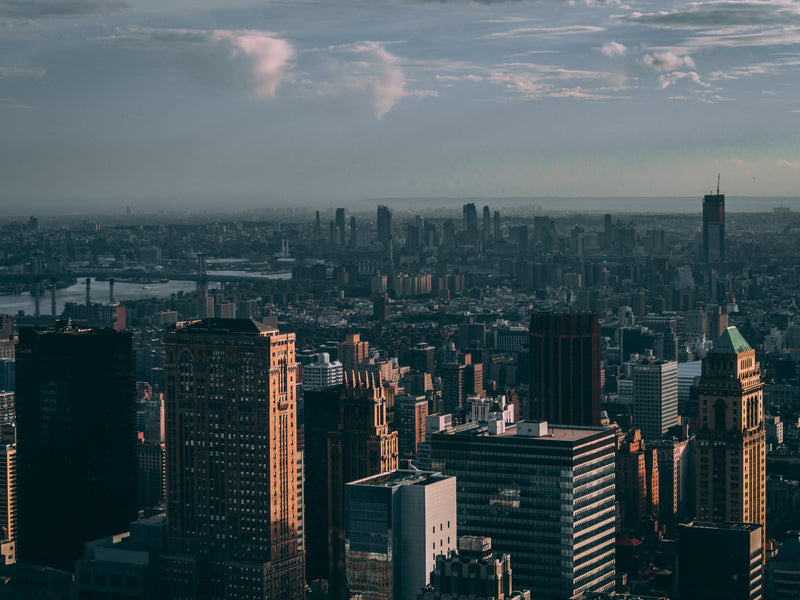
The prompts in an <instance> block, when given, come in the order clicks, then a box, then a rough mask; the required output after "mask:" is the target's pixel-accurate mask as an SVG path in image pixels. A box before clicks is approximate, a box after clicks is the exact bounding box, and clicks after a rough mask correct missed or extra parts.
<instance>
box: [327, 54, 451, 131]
mask: <svg viewBox="0 0 800 600" xmlns="http://www.w3.org/2000/svg"><path fill="white" fill-rule="evenodd" d="M384 46H385V43H383V42H374V41H364V42H356V43H352V44H343V45H339V46H331V47H329V48H328V51H330V52H332V53H345V54H354V55H355V56H357V57H358V58H359V60H353V61H350V62H338V63H337V64H336V65H334V66H333V69H334V71H335V72H336V81H334V82H333V83H332V84H331V85H330V86H329V89H330V90H331V91H333V92H334V93H336V92H340V91H342V90H347V91H351V92H352V91H355V92H359V93H369V94H370V96H371V103H372V106H373V109H374V111H375V115H376V116H377V117H378V118H379V119H380V118H382V117H383V116H384V115H385V114H386V113H388V112H389V111H390V110H392V108H394V105H395V104H396V103H397V102H398V101H399V100H400V99H401V98H405V97H407V96H424V95H434V94H435V93H434V92H426V91H421V92H416V91H414V92H409V91H408V90H407V89H406V76H405V73H404V71H403V67H402V66H401V64H400V60H399V59H398V58H397V57H396V56H395V55H393V54H391V53H390V52H389V51H388V50H387V49H386V48H385V47H384Z"/></svg>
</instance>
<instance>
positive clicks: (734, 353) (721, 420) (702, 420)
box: [695, 327, 766, 526]
mask: <svg viewBox="0 0 800 600" xmlns="http://www.w3.org/2000/svg"><path fill="white" fill-rule="evenodd" d="M763 387H764V384H763V382H762V380H761V369H760V367H759V365H758V363H756V352H755V350H753V349H752V348H751V347H750V345H749V344H748V343H747V341H746V340H745V339H744V337H742V334H741V333H739V331H738V330H737V329H736V327H728V328H727V329H726V330H725V333H723V334H722V336H721V337H720V338H719V339H718V340H717V341H716V342H715V343H714V347H713V349H712V350H711V351H710V352H709V353H708V355H707V356H706V358H705V359H704V360H703V375H702V377H701V379H700V384H699V393H700V403H699V421H698V423H699V428H698V430H697V437H696V441H695V446H696V456H697V468H696V478H697V512H696V515H697V518H698V519H700V520H703V521H715V522H724V521H734V522H737V523H757V524H759V525H762V526H763V525H765V510H766V508H765V504H766V494H765V486H766V476H765V469H766V456H765V443H764V441H765V438H764V402H763Z"/></svg>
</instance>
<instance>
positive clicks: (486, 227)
mask: <svg viewBox="0 0 800 600" xmlns="http://www.w3.org/2000/svg"><path fill="white" fill-rule="evenodd" d="M482 236H483V241H484V242H485V241H487V240H488V239H489V238H490V237H492V217H491V213H490V212H489V207H488V206H484V207H483V232H482Z"/></svg>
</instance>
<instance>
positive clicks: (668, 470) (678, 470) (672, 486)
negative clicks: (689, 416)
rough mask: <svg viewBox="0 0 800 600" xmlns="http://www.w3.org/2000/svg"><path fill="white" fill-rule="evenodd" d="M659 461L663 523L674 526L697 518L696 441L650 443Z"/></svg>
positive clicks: (648, 444) (683, 439)
mask: <svg viewBox="0 0 800 600" xmlns="http://www.w3.org/2000/svg"><path fill="white" fill-rule="evenodd" d="M647 446H648V448H654V449H655V451H656V457H657V460H658V510H659V517H658V520H659V523H661V524H666V525H674V524H675V523H677V522H679V521H682V520H685V519H686V518H687V517H688V518H691V517H692V516H693V515H694V503H693V502H692V499H693V497H694V494H693V493H692V490H693V489H694V476H693V473H692V470H693V469H694V438H693V437H692V438H689V437H688V436H682V437H681V438H680V439H678V438H674V437H673V438H667V439H663V440H656V441H648V442H647Z"/></svg>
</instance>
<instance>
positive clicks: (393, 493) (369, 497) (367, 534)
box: [345, 470, 457, 600]
mask: <svg viewBox="0 0 800 600" xmlns="http://www.w3.org/2000/svg"><path fill="white" fill-rule="evenodd" d="M456 536H457V525H456V479H455V477H448V476H445V475H442V474H441V473H431V472H425V471H402V470H398V471H392V472H390V473H384V474H382V475H375V476H373V477H368V478H366V479H360V480H358V481H354V482H351V483H348V484H347V485H346V486H345V548H346V572H347V587H348V591H349V593H350V594H351V597H352V595H353V594H360V595H361V598H362V599H363V600H384V599H387V598H392V599H394V600H416V597H417V592H419V590H420V589H421V588H422V587H424V586H425V585H427V584H428V582H429V580H430V575H431V572H432V571H433V570H434V565H435V561H436V556H437V554H441V553H447V552H448V551H450V550H453V549H455V547H456Z"/></svg>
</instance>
